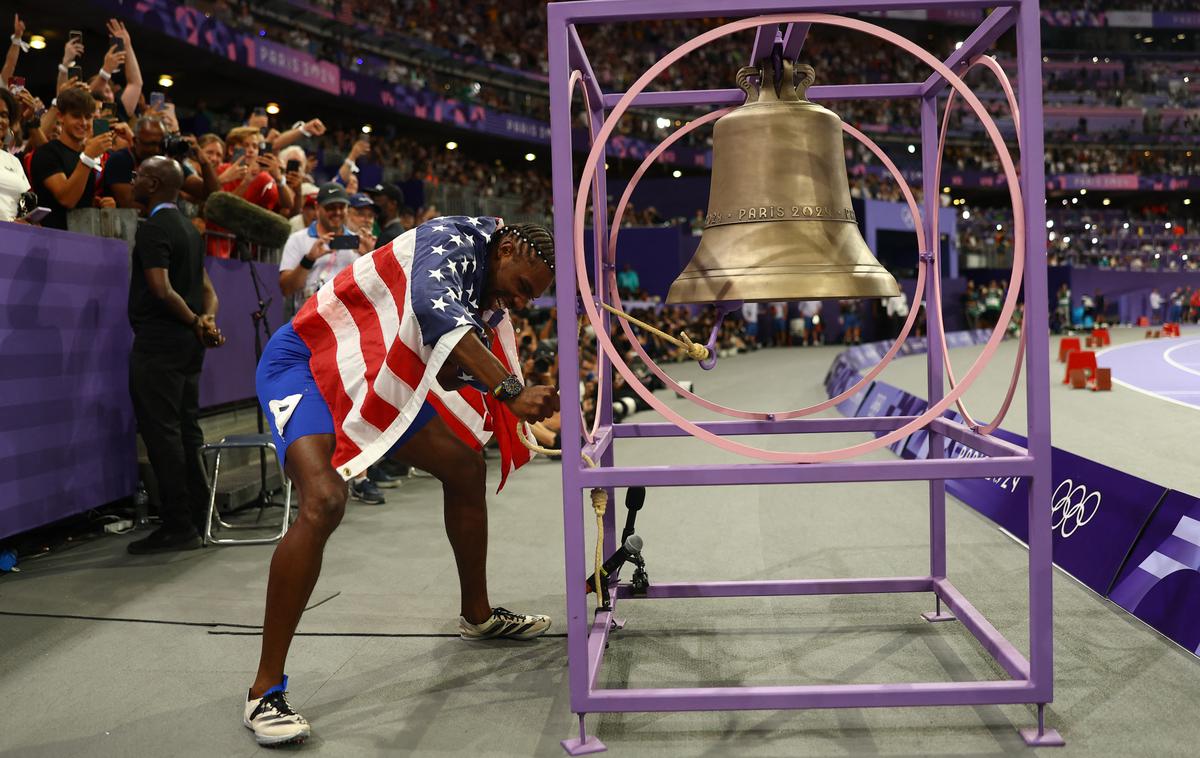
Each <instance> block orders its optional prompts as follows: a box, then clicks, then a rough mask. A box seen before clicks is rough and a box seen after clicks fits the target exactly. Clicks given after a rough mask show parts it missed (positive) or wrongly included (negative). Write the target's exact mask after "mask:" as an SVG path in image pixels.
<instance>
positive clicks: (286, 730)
mask: <svg viewBox="0 0 1200 758" xmlns="http://www.w3.org/2000/svg"><path fill="white" fill-rule="evenodd" d="M287 681H288V680H287V677H286V676H285V677H284V678H283V683H282V684H280V685H279V686H277V687H272V688H271V689H269V690H267V691H266V692H264V693H263V696H262V697H256V698H251V697H248V695H249V693H247V700H246V708H245V711H244V712H243V714H242V723H243V724H245V725H246V728H247V729H250V730H252V731H253V732H254V740H255V742H257V743H258V744H260V745H291V744H298V743H301V742H304V740H306V739H308V736H309V735H310V734H311V733H312V727H310V726H309V725H308V721H306V720H305V718H304V717H303V716H301V715H300V714H299V713H296V711H295V710H293V709H292V706H291V704H290V703H288V701H287Z"/></svg>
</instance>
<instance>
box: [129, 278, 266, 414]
mask: <svg viewBox="0 0 1200 758" xmlns="http://www.w3.org/2000/svg"><path fill="white" fill-rule="evenodd" d="M251 266H254V269H255V271H257V272H258V278H259V282H260V283H259V286H260V287H261V288H262V296H263V300H264V301H270V305H269V306H268V308H267V322H268V323H269V324H270V325H271V329H272V330H274V329H278V328H279V327H281V326H283V322H284V319H283V294H282V293H281V292H280V291H279V267H278V266H273V265H270V264H267V263H245V262H243V261H236V260H226V259H221V258H206V259H205V261H204V267H205V268H206V269H208V276H209V278H210V279H212V283H213V289H215V290H216V291H217V298H218V299H219V301H220V304H221V306H220V309H219V311H218V312H217V323H218V324H219V325H220V327H221V331H223V332H224V333H225V344H224V345H222V346H221V347H220V348H218V349H216V350H209V351H208V352H207V353H205V355H204V371H203V373H201V374H200V407H201V408H211V407H212V406H216V405H223V404H225V403H233V402H237V401H240V400H247V399H250V398H253V397H254V369H255V366H256V363H255V360H254V322H253V321H252V320H251V314H253V313H254V312H255V311H256V310H258V297H257V296H256V295H255V293H254V282H253V280H252V279H251V278H250V267H251ZM124 291H125V292H128V291H129V284H128V282H126V283H125V285H124ZM263 346H264V347H265V346H266V339H265V338H264V340H263Z"/></svg>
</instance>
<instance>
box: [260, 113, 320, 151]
mask: <svg viewBox="0 0 1200 758" xmlns="http://www.w3.org/2000/svg"><path fill="white" fill-rule="evenodd" d="M305 132H307V134H305ZM324 133H325V124H323V123H321V119H319V118H314V119H310V120H308V121H306V122H304V125H303V126H301V127H299V128H296V129H288V130H287V131H286V132H280V133H279V134H277V135H276V136H275V139H274V140H273V141H272V142H271V149H272V151H273V152H275V153H278V152H279V151H280V150H282V149H284V148H285V147H287V146H288V145H294V144H296V143H297V142H299V141H300V140H302V139H304V138H305V137H320V136H321V135H322V134H324Z"/></svg>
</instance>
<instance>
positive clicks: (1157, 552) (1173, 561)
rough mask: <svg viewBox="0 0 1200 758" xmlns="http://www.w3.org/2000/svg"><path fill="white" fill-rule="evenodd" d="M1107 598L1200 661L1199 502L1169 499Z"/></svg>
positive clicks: (1171, 494)
mask: <svg viewBox="0 0 1200 758" xmlns="http://www.w3.org/2000/svg"><path fill="white" fill-rule="evenodd" d="M1108 597H1109V599H1110V600H1112V601H1113V602H1114V603H1116V604H1117V605H1119V606H1121V607H1122V608H1124V609H1125V610H1127V611H1129V612H1130V613H1132V614H1133V615H1135V616H1137V617H1138V618H1140V619H1141V620H1142V621H1145V622H1146V623H1147V624H1149V625H1150V626H1152V627H1154V628H1155V629H1157V630H1158V631H1160V632H1162V633H1163V634H1165V635H1167V636H1168V637H1170V638H1171V639H1172V640H1174V641H1175V642H1177V643H1179V644H1180V645H1182V646H1183V647H1185V648H1187V649H1188V650H1190V651H1192V652H1194V653H1196V654H1197V655H1200V622H1197V619H1200V499H1197V498H1194V497H1192V496H1190V495H1185V494H1183V493H1182V492H1175V491H1168V492H1167V493H1165V496H1164V497H1163V498H1162V502H1161V503H1160V504H1159V505H1158V508H1157V509H1156V510H1155V511H1154V515H1153V516H1152V517H1151V518H1150V523H1149V524H1148V525H1147V526H1146V529H1145V532H1144V533H1143V534H1142V536H1141V539H1139V540H1138V542H1137V545H1136V546H1135V547H1134V548H1133V551H1132V552H1131V553H1130V555H1129V560H1128V561H1126V562H1125V567H1124V569H1123V570H1122V571H1121V573H1120V574H1119V575H1118V576H1117V578H1116V581H1115V582H1113V587H1112V591H1111V592H1110V593H1109V595H1108Z"/></svg>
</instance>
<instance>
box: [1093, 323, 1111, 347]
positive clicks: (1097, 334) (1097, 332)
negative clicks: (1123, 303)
mask: <svg viewBox="0 0 1200 758" xmlns="http://www.w3.org/2000/svg"><path fill="white" fill-rule="evenodd" d="M1092 339H1094V340H1096V346H1097V347H1107V346H1108V345H1111V344H1112V337H1110V336H1109V335H1108V329H1102V328H1099V329H1093V330H1092Z"/></svg>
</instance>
